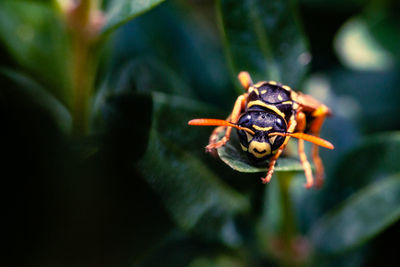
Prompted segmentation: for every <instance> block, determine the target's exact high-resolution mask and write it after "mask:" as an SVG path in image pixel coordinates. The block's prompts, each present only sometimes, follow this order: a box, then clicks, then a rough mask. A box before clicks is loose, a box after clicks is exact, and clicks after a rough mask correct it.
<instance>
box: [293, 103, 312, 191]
mask: <svg viewBox="0 0 400 267" xmlns="http://www.w3.org/2000/svg"><path fill="white" fill-rule="evenodd" d="M305 128H306V115H305V114H304V113H303V112H301V111H300V112H298V113H297V131H298V132H301V133H302V132H304V130H305ZM298 151H299V157H300V162H301V165H302V166H303V169H304V174H305V176H306V184H305V185H304V186H305V187H306V188H307V189H309V188H311V187H312V186H313V184H314V178H313V175H312V170H311V165H310V163H309V162H308V160H307V156H306V153H305V152H304V140H303V139H299V140H298Z"/></svg>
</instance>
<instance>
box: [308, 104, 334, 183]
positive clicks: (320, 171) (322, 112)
mask: <svg viewBox="0 0 400 267" xmlns="http://www.w3.org/2000/svg"><path fill="white" fill-rule="evenodd" d="M329 114H330V110H329V108H328V107H327V106H325V105H321V106H319V107H318V108H317V109H316V110H315V111H314V112H313V113H312V114H311V116H313V117H315V119H314V120H313V122H312V124H311V125H310V132H311V133H312V134H313V135H315V136H319V132H320V130H321V127H322V124H323V123H324V120H325V117H326V116H327V115H329ZM311 156H312V158H313V161H314V164H315V177H316V180H315V186H316V187H317V188H320V187H321V186H322V184H323V183H324V164H323V163H322V160H321V158H320V156H319V147H318V146H317V145H313V146H312V148H311Z"/></svg>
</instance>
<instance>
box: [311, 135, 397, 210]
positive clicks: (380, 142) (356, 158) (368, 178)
mask: <svg viewBox="0 0 400 267" xmlns="http://www.w3.org/2000/svg"><path fill="white" fill-rule="evenodd" d="M399 157H400V133H399V132H391V133H384V134H375V135H371V136H370V137H368V138H365V139H364V140H363V142H362V143H361V144H360V145H359V146H357V147H355V148H354V149H353V150H351V151H349V152H348V153H346V154H344V155H343V156H342V158H341V161H340V162H339V164H338V166H337V167H336V168H335V171H334V173H333V175H332V178H333V179H328V180H327V181H326V184H325V186H324V188H323V192H321V198H320V200H319V202H320V205H321V206H322V209H323V210H329V209H331V208H332V207H334V206H335V205H336V204H337V203H338V202H341V201H343V200H345V199H346V198H348V197H349V196H351V194H353V193H355V192H357V191H358V190H360V189H361V188H363V187H365V186H367V185H368V184H369V183H372V182H374V181H377V180H379V179H382V178H383V177H388V176H391V175H393V174H396V173H399V172H400V165H399V164H398V158H399ZM366 166H368V167H367V168H366Z"/></svg>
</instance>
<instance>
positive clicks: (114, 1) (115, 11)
mask: <svg viewBox="0 0 400 267" xmlns="http://www.w3.org/2000/svg"><path fill="white" fill-rule="evenodd" d="M163 1H164V0H147V1H143V0H134V1H131V0H122V1H121V0H109V1H107V7H106V11H105V15H106V16H107V23H106V24H105V25H104V27H103V31H104V32H108V31H110V30H112V29H115V28H117V27H118V26H121V25H122V24H123V23H126V22H128V21H129V20H131V19H134V18H135V17H137V16H139V15H141V14H143V13H145V12H146V11H148V10H149V9H151V8H153V7H155V6H156V5H158V4H160V3H162V2H163Z"/></svg>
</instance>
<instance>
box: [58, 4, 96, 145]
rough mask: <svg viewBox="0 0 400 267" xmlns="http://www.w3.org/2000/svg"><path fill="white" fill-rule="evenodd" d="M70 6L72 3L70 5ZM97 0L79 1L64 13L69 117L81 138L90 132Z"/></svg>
mask: <svg viewBox="0 0 400 267" xmlns="http://www.w3.org/2000/svg"><path fill="white" fill-rule="evenodd" d="M71 3H72V2H71ZM96 8H97V0H81V1H80V2H78V3H77V4H71V7H70V8H69V9H67V10H66V19H67V24H68V26H69V30H70V33H71V42H72V44H71V47H72V57H73V58H72V61H73V64H72V88H73V89H72V93H73V100H72V117H73V130H72V134H73V135H74V136H78V137H79V136H83V135H86V134H87V133H88V129H89V103H90V100H91V96H92V92H93V86H94V77H95V71H96V63H97V62H96V56H95V54H96V53H95V52H94V44H95V40H96V38H97V34H98V25H96V24H95V23H94V22H93V19H95V17H94V16H93V15H92V14H94V13H95V12H96V11H97V10H96Z"/></svg>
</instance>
